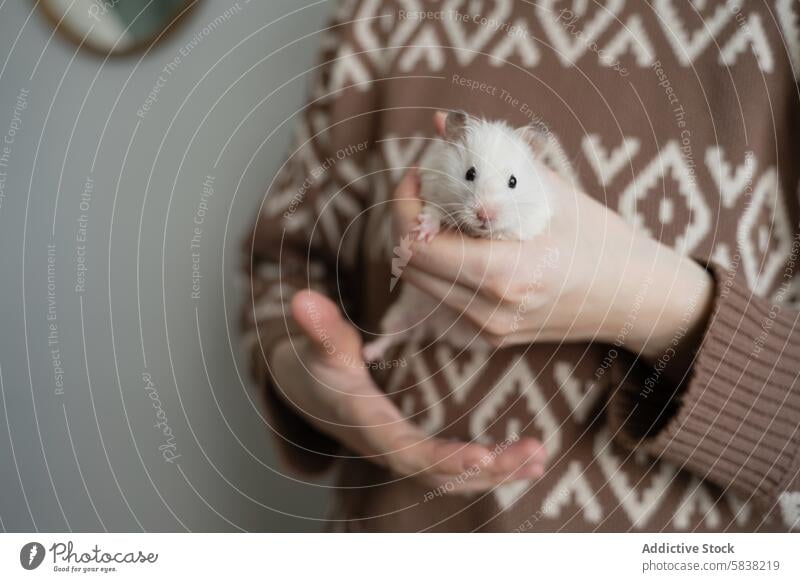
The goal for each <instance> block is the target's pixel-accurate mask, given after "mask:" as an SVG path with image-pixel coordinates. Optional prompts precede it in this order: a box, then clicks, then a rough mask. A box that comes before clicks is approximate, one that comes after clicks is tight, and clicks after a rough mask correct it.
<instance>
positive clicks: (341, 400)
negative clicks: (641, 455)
mask: <svg viewBox="0 0 800 582" xmlns="http://www.w3.org/2000/svg"><path fill="white" fill-rule="evenodd" d="M291 310H292V316H293V317H294V319H295V320H296V321H297V323H298V324H299V325H300V327H301V328H302V330H303V333H304V335H303V336H302V337H300V338H294V339H292V340H291V341H289V340H288V339H287V340H286V341H283V342H281V343H280V344H279V345H278V346H276V347H275V349H274V350H273V351H272V354H271V356H270V362H269V363H270V369H271V370H272V374H273V376H274V379H275V381H276V385H277V391H278V393H279V394H280V395H281V397H282V398H283V399H284V400H285V401H286V402H287V403H289V405H290V406H291V407H292V408H294V409H295V410H296V411H297V412H299V413H300V414H301V415H302V416H303V417H305V418H306V419H307V420H308V421H309V422H310V423H312V424H313V425H314V426H316V427H317V428H319V429H320V430H322V431H323V432H325V433H326V434H328V435H330V436H331V437H333V438H334V439H336V440H338V441H339V442H341V443H343V444H344V445H345V446H346V447H347V448H348V449H350V451H352V452H353V453H355V454H357V455H359V456H360V457H364V458H367V459H369V460H371V461H373V462H375V463H378V464H381V465H383V466H386V467H388V468H389V469H391V470H392V471H394V473H396V474H398V475H399V476H402V477H406V476H407V477H414V478H418V479H421V480H422V481H424V482H426V483H427V484H428V485H431V486H439V485H443V484H445V483H448V482H452V484H453V486H452V487H448V488H447V492H467V491H483V490H487V489H491V488H492V487H495V486H497V485H499V484H501V483H507V482H511V481H514V480H517V479H533V478H537V477H539V476H541V474H542V472H543V467H544V461H545V453H544V449H543V447H542V446H541V443H540V442H539V441H537V440H535V439H532V438H520V439H518V440H517V441H515V442H513V443H510V444H508V443H505V444H504V446H502V447H494V446H483V445H479V444H475V443H468V442H458V441H452V440H443V439H439V438H432V437H430V436H428V435H427V434H425V433H424V432H423V431H422V430H421V429H420V428H418V427H417V426H415V425H414V424H413V423H412V422H410V421H409V420H407V419H405V418H404V417H403V415H402V413H401V412H400V411H399V410H398V408H397V407H396V406H395V405H394V404H393V403H392V402H391V401H390V400H389V398H388V397H387V396H386V395H385V394H384V393H383V392H381V391H380V390H379V389H378V387H377V386H376V385H375V383H374V382H373V380H372V378H371V376H370V374H369V370H368V368H367V367H366V365H365V364H364V362H363V361H362V359H361V355H360V354H361V338H360V336H359V334H358V332H357V331H356V330H355V329H354V328H353V327H352V326H351V325H350V324H349V323H347V322H346V321H345V320H344V319H343V318H342V316H341V314H340V312H339V310H338V308H337V307H336V305H335V304H334V303H333V302H331V301H330V300H329V299H328V298H326V297H325V296H323V295H320V294H319V293H315V292H313V291H308V290H306V291H301V292H299V293H297V294H295V296H294V297H293V298H292V305H291ZM505 445H507V446H505ZM465 475H468V478H465ZM458 477H460V478H458Z"/></svg>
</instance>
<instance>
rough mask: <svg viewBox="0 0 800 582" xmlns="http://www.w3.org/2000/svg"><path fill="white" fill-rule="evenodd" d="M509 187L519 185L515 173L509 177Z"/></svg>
mask: <svg viewBox="0 0 800 582" xmlns="http://www.w3.org/2000/svg"><path fill="white" fill-rule="evenodd" d="M508 187H509V188H516V187H517V178H516V177H515V176H514V174H511V177H510V178H509V179H508Z"/></svg>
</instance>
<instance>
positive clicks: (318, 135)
mask: <svg viewBox="0 0 800 582" xmlns="http://www.w3.org/2000/svg"><path fill="white" fill-rule="evenodd" d="M342 6H344V7H343V8H340V11H339V13H338V14H337V15H336V16H335V18H334V19H333V22H332V23H331V25H330V27H329V28H327V29H326V30H325V33H324V35H323V52H322V59H321V63H320V64H319V65H318V66H317V67H315V68H314V69H313V70H312V71H311V74H313V76H314V78H315V82H314V84H313V86H312V90H311V96H310V98H309V100H308V103H307V104H306V106H305V107H304V108H303V109H302V110H301V113H300V114H299V116H298V117H299V119H298V120H297V121H296V122H295V130H296V132H295V133H296V135H295V138H294V144H293V146H292V148H291V149H290V153H289V156H288V159H287V160H286V161H285V163H284V164H283V165H282V166H281V168H280V169H279V171H278V172H277V175H276V176H275V178H274V180H273V181H272V183H271V184H270V186H269V187H268V189H267V193H266V195H265V197H264V199H263V201H262V204H261V207H260V209H259V213H258V216H257V219H256V220H255V224H254V225H253V227H252V229H251V230H250V232H249V236H248V237H247V239H246V240H245V241H244V244H243V247H242V250H243V270H244V273H245V278H246V284H245V285H246V294H245V301H244V303H243V308H242V318H241V320H242V327H243V339H242V343H243V349H244V352H245V354H246V357H247V358H248V360H249V365H250V371H251V375H252V377H253V379H254V381H255V382H256V384H257V386H258V387H259V388H260V389H262V390H263V394H264V396H265V412H266V415H265V417H266V423H267V425H268V428H269V430H270V432H271V433H272V434H273V436H274V437H275V442H276V445H277V448H278V452H279V456H280V458H281V460H282V461H283V462H284V463H285V464H287V465H289V466H290V468H292V469H294V470H296V471H300V472H306V473H312V474H313V473H318V472H321V471H323V470H324V469H326V468H327V467H328V466H329V465H330V463H331V461H332V455H333V454H334V453H335V452H336V451H337V449H338V444H337V443H335V442H333V441H332V440H331V439H329V438H328V437H327V436H325V435H323V434H322V433H320V432H318V431H317V430H316V429H314V428H313V427H312V426H311V425H310V424H308V423H306V422H305V421H304V420H303V419H302V418H301V417H300V416H298V415H297V414H296V413H295V412H294V410H293V409H291V408H290V407H289V406H288V405H287V404H286V403H285V401H284V400H283V399H282V398H281V397H280V396H279V395H278V393H277V390H279V387H278V386H276V385H275V382H274V380H273V377H272V375H271V372H270V369H269V365H268V356H269V355H270V353H271V352H272V350H273V349H274V348H275V347H276V345H277V344H278V343H279V342H280V341H281V340H282V339H285V338H287V337H288V338H291V337H292V336H293V335H295V334H297V333H299V332H298V329H297V327H296V324H295V323H294V322H293V321H292V320H291V316H290V315H289V301H290V299H291V297H292V295H293V294H294V293H295V292H296V291H299V290H301V289H304V288H312V289H315V290H317V291H319V292H322V293H325V294H327V295H328V296H329V297H331V298H332V299H333V300H334V301H335V302H337V303H339V304H340V305H341V306H342V307H343V308H344V309H345V310H347V313H348V314H357V311H356V310H355V309H356V306H357V305H358V297H357V292H358V291H357V286H356V285H354V281H356V278H355V275H354V273H357V271H358V264H357V263H358V260H359V257H358V248H359V246H360V245H359V244H358V243H359V240H358V238H359V229H358V226H357V220H356V219H357V216H358V215H359V213H361V212H362V210H363V207H364V200H365V191H366V188H365V184H364V179H363V178H362V176H363V174H364V173H363V172H362V171H361V170H360V168H361V167H362V166H363V164H364V163H365V158H366V155H367V153H368V150H369V147H370V141H371V137H372V136H371V127H372V123H371V120H370V119H369V117H370V115H371V114H370V112H371V111H373V110H374V109H375V108H374V106H373V100H374V97H375V90H374V88H373V75H372V74H371V71H370V69H369V62H368V59H362V58H357V57H356V56H354V52H356V50H357V49H358V47H354V43H355V35H354V34H353V27H354V26H355V25H354V24H353V22H354V19H353V15H354V13H355V11H356V10H357V6H358V3H347V4H346V5H344V4H343V5H342ZM354 71H355V72H357V73H358V74H354V73H353V72H354Z"/></svg>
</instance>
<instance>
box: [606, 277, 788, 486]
mask: <svg viewBox="0 0 800 582" xmlns="http://www.w3.org/2000/svg"><path fill="white" fill-rule="evenodd" d="M709 271H710V272H711V274H712V275H713V276H714V278H715V281H716V290H715V297H714V305H713V314H712V316H711V318H710V320H709V323H708V326H707V328H706V330H705V334H704V337H703V341H702V343H701V345H700V348H699V349H698V351H697V354H696V358H695V360H694V364H693V366H692V368H691V370H690V372H689V374H688V375H687V377H686V379H685V381H684V383H683V386H680V387H676V386H669V385H665V383H664V381H663V379H662V381H661V382H660V383H658V384H657V385H656V387H655V389H654V391H653V394H651V395H650V396H649V397H648V398H649V399H650V402H644V401H643V400H646V399H645V398H644V397H643V392H642V386H641V384H640V382H638V381H635V382H631V381H629V382H626V383H625V384H624V385H621V386H619V388H618V390H617V391H616V393H615V395H614V396H613V397H612V399H611V402H610V421H611V423H612V425H614V426H613V428H614V429H615V432H617V434H618V435H619V437H620V438H621V440H623V441H625V442H626V443H627V444H628V445H629V446H630V445H633V446H635V445H643V446H645V447H646V449H647V450H648V451H650V452H651V453H653V454H656V455H658V456H660V457H661V458H663V459H665V460H668V461H671V462H673V463H675V464H677V465H679V466H681V467H683V468H685V469H687V470H689V471H691V472H693V473H695V474H696V475H698V476H700V477H701V478H704V479H708V480H710V481H712V482H714V483H716V484H718V485H721V486H723V487H733V488H734V489H737V490H739V491H741V492H744V493H747V494H755V495H757V496H759V497H761V496H764V497H771V496H774V495H776V494H778V493H780V492H781V491H782V490H783V488H784V487H785V486H786V484H787V481H789V480H790V479H792V477H793V475H794V473H795V472H796V470H797V467H798V462H800V459H799V458H798V450H800V426H799V425H800V390H799V389H798V374H800V332H798V329H797V325H798V312H797V311H795V310H792V309H789V308H788V307H779V306H777V305H776V304H773V303H772V302H770V301H768V300H764V299H761V298H758V297H755V296H754V295H753V294H752V293H751V292H750V291H749V290H748V289H747V287H746V286H745V285H743V284H742V283H741V282H739V281H737V280H734V279H733V278H732V276H731V275H730V274H729V273H728V272H726V271H725V270H723V269H721V268H718V267H714V266H712V267H710V268H709ZM647 373H650V374H652V371H648V372H647ZM634 377H638V378H639V380H641V379H642V378H641V377H640V375H639V374H638V373H634V374H633V375H632V376H631V378H634ZM653 395H655V398H653ZM653 400H656V401H657V405H654V404H653ZM654 427H655V430H654Z"/></svg>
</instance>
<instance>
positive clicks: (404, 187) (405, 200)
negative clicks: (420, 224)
mask: <svg viewBox="0 0 800 582" xmlns="http://www.w3.org/2000/svg"><path fill="white" fill-rule="evenodd" d="M419 189H420V180H419V172H418V171H417V169H416V168H410V169H409V170H408V171H407V172H406V174H405V176H403V179H402V180H400V183H399V184H398V185H397V188H395V191H394V197H393V202H394V209H393V211H394V222H395V228H396V232H397V233H399V234H400V235H401V236H402V235H404V234H407V233H409V232H411V230H412V229H413V228H414V227H415V226H416V222H417V216H418V215H419V213H420V211H421V210H422V201H421V200H420V198H419Z"/></svg>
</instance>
